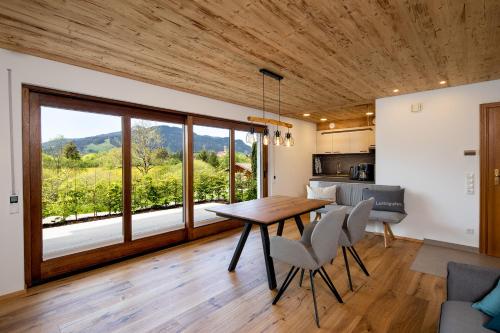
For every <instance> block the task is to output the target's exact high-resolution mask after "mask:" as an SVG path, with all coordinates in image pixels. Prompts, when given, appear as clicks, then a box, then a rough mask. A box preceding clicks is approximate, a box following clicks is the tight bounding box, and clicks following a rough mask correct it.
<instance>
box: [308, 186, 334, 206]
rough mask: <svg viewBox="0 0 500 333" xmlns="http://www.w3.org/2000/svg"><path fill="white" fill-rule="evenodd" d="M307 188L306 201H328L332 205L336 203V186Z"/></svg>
mask: <svg viewBox="0 0 500 333" xmlns="http://www.w3.org/2000/svg"><path fill="white" fill-rule="evenodd" d="M306 187H307V199H320V200H330V201H331V202H332V203H335V202H336V201H337V185H333V186H327V187H315V188H312V187H310V186H309V185H307V186H306Z"/></svg>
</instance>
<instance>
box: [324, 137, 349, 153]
mask: <svg viewBox="0 0 500 333" xmlns="http://www.w3.org/2000/svg"><path fill="white" fill-rule="evenodd" d="M329 135H331V136H332V144H333V147H332V151H333V153H334V154H349V153H350V152H351V132H340V133H335V134H329Z"/></svg>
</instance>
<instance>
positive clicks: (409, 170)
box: [376, 80, 500, 247]
mask: <svg viewBox="0 0 500 333" xmlns="http://www.w3.org/2000/svg"><path fill="white" fill-rule="evenodd" d="M496 101H500V80H496V81H488V82H481V83H477V84H471V85H464V86H458V87H453V88H444V89H438V90H432V91H426V92H421V93H415V94H408V95H403V96H396V97H389V98H382V99H378V100H377V101H376V110H377V134H376V142H377V156H376V166H377V172H376V182H377V184H388V185H392V184H394V185H401V186H403V187H405V188H406V200H405V202H406V209H407V212H408V217H407V218H406V220H404V221H403V222H402V223H401V224H400V225H398V226H396V227H394V232H395V233H396V234H398V235H402V236H407V237H412V238H417V239H423V238H429V239H434V240H440V241H445V242H451V243H457V244H462V245H468V246H474V247H477V246H479V154H477V155H476V156H464V150H466V149H475V150H477V151H478V153H479V105H480V104H483V103H489V102H496ZM419 102H420V103H423V111H422V112H419V113H411V112H410V106H411V104H412V103H419ZM471 172H472V173H474V175H475V193H474V194H473V195H470V194H466V192H465V183H466V181H465V177H466V174H467V173H471ZM466 229H473V230H474V233H473V234H467V233H466Z"/></svg>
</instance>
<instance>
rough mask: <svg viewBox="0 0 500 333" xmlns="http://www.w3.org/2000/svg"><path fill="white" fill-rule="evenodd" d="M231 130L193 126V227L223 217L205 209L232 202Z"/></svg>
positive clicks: (216, 220) (219, 219)
mask: <svg viewBox="0 0 500 333" xmlns="http://www.w3.org/2000/svg"><path fill="white" fill-rule="evenodd" d="M229 133H230V130H229V129H225V128H216V127H208V126H198V125H195V126H193V147H194V148H193V154H194V161H193V162H194V175H193V178H194V226H195V227H199V226H202V225H206V224H210V223H214V222H218V221H221V220H224V219H222V218H219V217H217V216H216V215H215V214H214V213H210V212H207V211H206V208H209V207H213V206H217V205H224V204H228V203H229V144H230V140H229Z"/></svg>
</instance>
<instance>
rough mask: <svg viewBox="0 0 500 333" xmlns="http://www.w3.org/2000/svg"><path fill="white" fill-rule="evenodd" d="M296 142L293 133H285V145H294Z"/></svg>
mask: <svg viewBox="0 0 500 333" xmlns="http://www.w3.org/2000/svg"><path fill="white" fill-rule="evenodd" d="M294 144H295V141H294V140H293V137H292V133H290V132H288V133H286V135H285V146H286V147H292V146H293V145H294Z"/></svg>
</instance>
